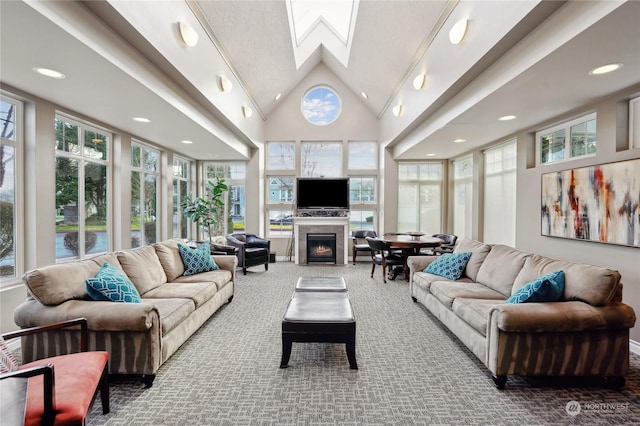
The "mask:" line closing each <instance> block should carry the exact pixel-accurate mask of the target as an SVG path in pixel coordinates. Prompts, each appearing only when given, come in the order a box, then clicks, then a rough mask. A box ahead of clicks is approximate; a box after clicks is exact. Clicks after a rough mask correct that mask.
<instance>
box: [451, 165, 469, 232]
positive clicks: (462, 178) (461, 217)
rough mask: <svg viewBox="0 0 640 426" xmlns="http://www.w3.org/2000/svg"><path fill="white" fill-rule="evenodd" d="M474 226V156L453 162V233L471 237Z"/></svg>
mask: <svg viewBox="0 0 640 426" xmlns="http://www.w3.org/2000/svg"><path fill="white" fill-rule="evenodd" d="M472 226H473V157H466V158H462V159H459V160H455V161H454V162H453V233H454V234H455V235H457V236H458V238H471V236H472V231H473V230H472Z"/></svg>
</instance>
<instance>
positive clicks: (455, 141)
mask: <svg viewBox="0 0 640 426" xmlns="http://www.w3.org/2000/svg"><path fill="white" fill-rule="evenodd" d="M466 141H467V140H466V139H463V138H458V139H454V140H453V142H454V143H462V142H466Z"/></svg>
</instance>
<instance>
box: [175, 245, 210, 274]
mask: <svg viewBox="0 0 640 426" xmlns="http://www.w3.org/2000/svg"><path fill="white" fill-rule="evenodd" d="M178 250H179V251H180V257H182V263H184V274H182V275H184V276H189V275H195V274H199V273H200V272H208V271H215V270H216V269H220V268H219V267H218V265H217V264H216V262H215V261H214V260H213V258H212V257H211V247H210V246H209V243H203V244H201V245H200V246H199V247H197V248H194V249H193V248H191V247H189V246H185V245H184V244H180V243H178Z"/></svg>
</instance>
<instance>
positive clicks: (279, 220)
mask: <svg viewBox="0 0 640 426" xmlns="http://www.w3.org/2000/svg"><path fill="white" fill-rule="evenodd" d="M292 233H293V210H269V236H280V237H282V236H289V235H291V234H292Z"/></svg>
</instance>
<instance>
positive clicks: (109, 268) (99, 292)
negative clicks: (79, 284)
mask: <svg viewBox="0 0 640 426" xmlns="http://www.w3.org/2000/svg"><path fill="white" fill-rule="evenodd" d="M85 287H86V289H87V293H89V297H91V298H92V299H93V300H104V301H108V302H125V303H140V293H138V289H137V288H136V286H135V285H133V283H132V282H131V280H130V279H129V277H127V276H126V275H125V273H124V272H122V271H121V270H119V269H118V268H116V267H115V266H113V265H110V264H108V263H106V262H105V263H103V264H102V267H101V268H100V270H99V271H98V273H97V274H96V277H95V278H87V279H86V280H85Z"/></svg>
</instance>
